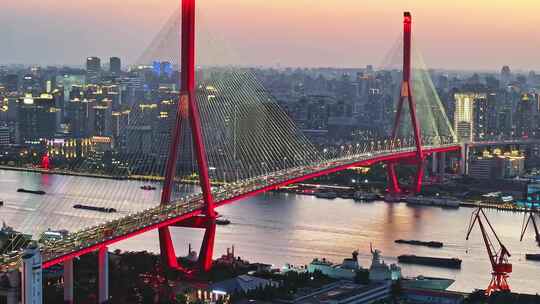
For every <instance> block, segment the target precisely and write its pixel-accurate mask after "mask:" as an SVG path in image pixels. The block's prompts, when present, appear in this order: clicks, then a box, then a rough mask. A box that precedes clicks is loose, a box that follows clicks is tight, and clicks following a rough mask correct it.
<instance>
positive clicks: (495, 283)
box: [466, 207, 512, 296]
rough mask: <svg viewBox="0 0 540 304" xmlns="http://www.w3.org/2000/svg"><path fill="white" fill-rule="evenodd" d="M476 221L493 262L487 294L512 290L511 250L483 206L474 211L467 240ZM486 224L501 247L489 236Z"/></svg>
mask: <svg viewBox="0 0 540 304" xmlns="http://www.w3.org/2000/svg"><path fill="white" fill-rule="evenodd" d="M476 222H478V225H479V226H480V231H481V232H482V237H483V239H484V243H485V245H486V250H487V253H488V256H489V260H490V262H491V268H492V272H491V275H492V278H491V282H490V283H489V285H488V287H487V289H486V295H488V296H489V295H491V294H492V293H493V292H494V291H510V286H509V285H508V281H507V279H508V277H509V274H510V273H511V272H512V264H510V263H508V258H509V257H510V252H509V251H508V249H506V247H505V246H504V245H503V243H502V242H501V240H500V239H499V236H497V233H496V232H495V229H494V228H493V226H492V225H491V223H490V222H489V220H488V218H487V216H486V214H485V213H484V210H483V209H482V208H481V207H480V208H478V209H476V210H475V211H474V212H473V213H472V216H471V221H470V224H469V229H468V231H467V237H466V239H467V240H468V239H469V236H470V235H471V231H472V229H473V228H474V225H475V223H476ZM484 222H485V223H484ZM486 224H487V228H489V230H491V233H492V234H493V236H494V237H495V239H496V240H497V243H498V246H499V249H496V248H495V245H497V244H494V243H493V242H492V241H491V239H490V237H489V230H488V229H487V228H486V226H485V225H486Z"/></svg>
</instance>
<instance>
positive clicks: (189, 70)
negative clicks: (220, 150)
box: [159, 0, 216, 273]
mask: <svg viewBox="0 0 540 304" xmlns="http://www.w3.org/2000/svg"><path fill="white" fill-rule="evenodd" d="M181 1H182V3H181V5H182V10H181V14H182V16H181V17H182V28H181V39H180V41H181V45H180V50H181V54H180V58H181V77H180V78H181V80H180V99H179V101H178V105H177V114H176V121H175V124H174V129H173V130H172V134H171V144H170V147H169V157H168V159H167V165H166V168H165V181H164V184H163V192H162V194H161V204H162V205H166V204H168V203H170V201H171V192H172V186H173V182H174V177H175V173H176V162H177V160H178V159H177V158H178V148H179V146H180V131H181V130H180V128H181V121H182V119H189V121H190V126H191V136H192V137H193V142H194V148H195V154H196V157H197V166H198V169H199V179H200V184H201V188H202V193H203V198H204V202H205V210H204V215H203V216H199V217H195V218H190V219H187V220H185V221H183V222H181V223H178V224H176V225H175V226H179V227H189V228H200V229H205V234H204V239H203V242H202V245H201V250H200V252H199V267H198V269H196V270H198V271H202V272H206V271H208V270H210V268H211V267H212V256H213V252H214V239H215V234H216V212H215V210H214V209H215V206H214V198H213V197H212V189H211V185H210V179H209V175H208V161H207V157H206V149H205V147H204V140H203V137H202V127H201V120H200V115H199V107H198V105H197V102H196V91H195V82H196V80H195V0H181ZM186 110H187V111H186ZM159 244H160V250H161V259H162V262H163V264H164V265H165V266H168V267H170V268H173V269H179V270H182V271H184V272H186V273H192V272H193V270H186V269H184V268H182V267H181V266H180V265H179V264H178V260H177V257H176V253H175V250H174V245H173V242H172V239H171V233H170V229H169V227H163V228H160V229H159Z"/></svg>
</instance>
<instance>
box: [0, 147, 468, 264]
mask: <svg viewBox="0 0 540 304" xmlns="http://www.w3.org/2000/svg"><path fill="white" fill-rule="evenodd" d="M459 149H460V146H459V145H455V144H452V145H443V146H439V147H430V146H428V147H425V148H424V152H425V153H427V154H430V153H434V152H450V151H457V150H459ZM415 154H416V150H415V149H414V148H402V149H397V150H392V151H380V152H377V153H366V154H363V155H355V156H351V157H346V158H339V159H335V160H333V161H330V162H327V163H324V164H318V165H313V166H308V167H297V168H291V169H288V170H282V171H278V172H273V173H272V174H270V175H266V176H260V177H257V178H253V179H249V180H245V181H243V182H242V183H235V184H230V185H227V186H224V187H221V188H219V189H217V190H216V191H214V197H215V201H216V205H217V206H223V205H225V204H229V203H232V202H234V201H237V200H240V199H242V198H246V197H250V196H254V195H257V194H259V193H263V192H267V191H270V190H274V189H277V188H279V187H282V186H286V185H289V184H293V183H298V182H301V181H304V180H308V179H312V178H315V177H318V176H322V175H326V174H330V173H334V172H338V171H341V170H344V169H347V168H350V167H354V166H369V165H372V164H375V163H378V162H384V161H392V160H399V159H405V158H411V157H414V156H415ZM203 206H204V202H203V200H202V197H201V196H200V195H192V196H188V197H186V198H184V199H182V200H178V201H175V202H173V203H171V204H169V205H167V206H158V207H154V208H149V209H147V210H143V211H140V212H137V213H134V214H131V215H128V216H125V217H122V218H119V219H114V220H110V221H108V222H106V223H103V224H100V225H97V226H94V227H91V228H87V229H83V230H81V231H79V232H76V233H72V234H70V235H68V236H67V237H65V238H64V239H62V240H60V241H57V242H54V243H50V244H48V245H44V246H43V247H42V248H41V251H42V255H43V267H44V268H47V267H50V266H53V265H56V264H58V263H62V262H63V261H65V260H67V259H70V258H73V257H77V256H81V255H84V254H87V253H90V252H93V251H95V250H97V249H99V248H100V247H102V246H108V245H111V244H114V243H116V242H120V241H122V240H125V239H127V238H131V237H133V236H136V235H139V234H141V233H144V232H147V231H150V230H153V229H157V228H160V227H165V226H169V225H173V224H175V223H178V222H181V221H184V220H186V219H188V218H191V217H193V216H197V215H200V214H202V209H203ZM19 264H20V254H19V255H17V256H13V257H11V258H9V259H7V260H4V263H3V264H2V265H0V270H2V269H10V268H11V269H12V268H17V267H19Z"/></svg>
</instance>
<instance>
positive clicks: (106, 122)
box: [92, 99, 112, 136]
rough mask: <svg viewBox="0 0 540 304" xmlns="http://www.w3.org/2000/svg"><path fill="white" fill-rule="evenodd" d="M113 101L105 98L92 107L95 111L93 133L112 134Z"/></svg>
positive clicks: (99, 134) (98, 134)
mask: <svg viewBox="0 0 540 304" xmlns="http://www.w3.org/2000/svg"><path fill="white" fill-rule="evenodd" d="M111 103H112V101H111V100H109V99H104V100H102V101H100V102H98V103H97V104H96V105H94V106H93V107H92V110H93V111H94V112H95V113H94V126H93V130H92V135H95V136H112V106H111Z"/></svg>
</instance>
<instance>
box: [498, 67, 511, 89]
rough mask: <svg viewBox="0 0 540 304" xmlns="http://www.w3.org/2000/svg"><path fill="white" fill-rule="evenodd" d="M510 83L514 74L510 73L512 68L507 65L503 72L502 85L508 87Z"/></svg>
mask: <svg viewBox="0 0 540 304" xmlns="http://www.w3.org/2000/svg"><path fill="white" fill-rule="evenodd" d="M510 81H512V72H511V71H510V67H509V66H507V65H505V66H503V67H502V70H501V85H503V86H506V85H508V84H509V83H510Z"/></svg>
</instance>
